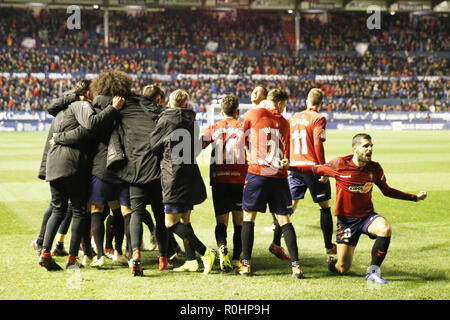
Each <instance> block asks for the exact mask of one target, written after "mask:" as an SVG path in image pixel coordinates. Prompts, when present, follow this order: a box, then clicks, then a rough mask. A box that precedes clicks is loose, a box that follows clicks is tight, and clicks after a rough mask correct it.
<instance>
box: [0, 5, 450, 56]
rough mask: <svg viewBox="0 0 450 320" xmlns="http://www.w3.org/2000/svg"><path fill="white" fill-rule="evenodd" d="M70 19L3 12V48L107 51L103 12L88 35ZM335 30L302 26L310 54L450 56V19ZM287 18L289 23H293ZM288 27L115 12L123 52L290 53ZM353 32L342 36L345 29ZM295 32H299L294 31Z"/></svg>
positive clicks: (335, 17)
mask: <svg viewBox="0 0 450 320" xmlns="http://www.w3.org/2000/svg"><path fill="white" fill-rule="evenodd" d="M68 16H69V15H68V14H67V13H66V11H65V10H64V9H44V10H41V11H40V13H39V14H38V15H36V16H35V15H34V13H33V11H32V10H23V9H14V8H8V9H2V12H1V13H0V17H1V23H0V39H1V40H0V41H1V42H2V45H6V46H15V47H19V46H20V45H21V43H22V40H23V39H24V38H25V37H31V38H34V39H36V40H37V45H38V46H41V47H50V46H53V47H58V46H68V47H85V48H92V47H101V46H103V45H104V30H103V12H101V11H95V10H84V11H83V12H82V18H81V19H82V20H81V23H82V28H81V29H80V30H68V29H67V27H66V20H67V17H68ZM328 16H329V20H328V22H327V23H324V22H322V21H321V20H320V19H319V18H318V16H314V15H313V16H312V18H311V16H304V17H303V18H302V19H301V25H300V27H301V34H302V36H301V40H302V43H303V49H304V50H326V51H328V50H331V51H332V50H338V51H341V50H343V51H353V50H354V45H353V43H354V42H368V43H370V48H371V49H372V50H381V51H388V52H391V51H449V50H450V38H449V33H448V30H450V26H449V20H448V19H446V18H445V17H430V16H417V15H416V16H414V18H413V19H410V18H409V15H407V14H405V15H399V14H396V15H394V16H391V15H389V13H383V16H382V19H381V21H382V28H381V29H379V30H378V29H375V30H370V29H368V28H367V27H366V19H367V15H362V14H360V13H342V12H339V13H329V15H328ZM285 19H286V17H285ZM287 19H288V20H290V22H291V23H290V24H288V26H286V25H285V23H284V20H283V19H281V17H279V16H277V15H274V14H265V13H255V12H246V11H237V12H236V13H235V14H232V13H227V14H223V13H222V14H221V13H219V12H204V11H189V14H186V13H185V12H183V11H175V10H168V11H164V12H146V13H142V12H141V13H137V14H135V15H134V16H131V15H130V14H128V13H126V12H121V11H111V12H110V16H109V20H110V27H109V45H110V46H111V47H117V48H127V47H133V48H145V47H152V48H176V49H199V48H201V49H203V48H205V45H206V44H207V43H208V41H213V42H216V43H217V44H218V47H219V50H230V49H246V50H273V49H276V50H290V47H289V44H288V41H287V40H288V38H289V35H288V34H289V31H290V32H291V33H292V28H293V24H292V19H293V16H292V15H291V16H290V18H289V17H288V18H287ZM344 25H345V26H346V32H342V27H341V26H344ZM289 28H290V29H291V30H289Z"/></svg>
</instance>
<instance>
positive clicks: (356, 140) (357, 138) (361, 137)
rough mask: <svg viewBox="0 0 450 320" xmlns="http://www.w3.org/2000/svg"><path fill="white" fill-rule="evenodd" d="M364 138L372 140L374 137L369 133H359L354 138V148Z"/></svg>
mask: <svg viewBox="0 0 450 320" xmlns="http://www.w3.org/2000/svg"><path fill="white" fill-rule="evenodd" d="M363 139H366V140H372V137H371V136H370V135H369V134H367V133H358V134H357V135H355V136H354V137H353V139H352V148H353V147H354V146H356V145H357V144H360V143H361V140H363Z"/></svg>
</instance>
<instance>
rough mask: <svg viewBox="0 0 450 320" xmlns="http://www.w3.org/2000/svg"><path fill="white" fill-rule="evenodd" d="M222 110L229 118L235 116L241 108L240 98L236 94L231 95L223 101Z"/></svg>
mask: <svg viewBox="0 0 450 320" xmlns="http://www.w3.org/2000/svg"><path fill="white" fill-rule="evenodd" d="M221 108H222V111H223V113H225V114H226V115H227V116H233V115H234V113H235V112H236V110H237V108H239V98H238V97H237V96H235V95H234V94H229V95H227V96H225V97H223V99H222V103H221Z"/></svg>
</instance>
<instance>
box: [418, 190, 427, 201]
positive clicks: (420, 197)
mask: <svg viewBox="0 0 450 320" xmlns="http://www.w3.org/2000/svg"><path fill="white" fill-rule="evenodd" d="M426 197H427V192H426V191H419V193H418V194H417V201H420V200H425V198H426Z"/></svg>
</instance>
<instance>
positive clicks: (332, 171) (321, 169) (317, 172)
mask: <svg viewBox="0 0 450 320" xmlns="http://www.w3.org/2000/svg"><path fill="white" fill-rule="evenodd" d="M338 165H339V160H338V159H335V160H332V161H330V162H328V163H326V164H323V165H320V164H319V165H314V166H296V167H289V170H290V171H295V172H299V173H303V174H311V175H314V176H326V177H332V178H335V177H336V176H337V175H338V174H339V172H338V170H337V166H338Z"/></svg>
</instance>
